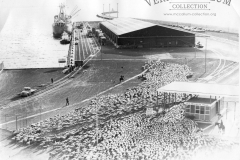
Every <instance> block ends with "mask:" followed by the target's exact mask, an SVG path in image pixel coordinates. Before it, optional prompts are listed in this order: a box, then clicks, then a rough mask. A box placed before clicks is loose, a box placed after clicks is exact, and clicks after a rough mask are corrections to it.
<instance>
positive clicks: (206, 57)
mask: <svg viewBox="0 0 240 160" xmlns="http://www.w3.org/2000/svg"><path fill="white" fill-rule="evenodd" d="M206 72H207V38H206V44H205V73H206Z"/></svg>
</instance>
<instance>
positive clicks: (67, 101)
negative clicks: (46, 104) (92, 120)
mask: <svg viewBox="0 0 240 160" xmlns="http://www.w3.org/2000/svg"><path fill="white" fill-rule="evenodd" d="M68 105H69V100H68V97H67V98H66V106H68Z"/></svg>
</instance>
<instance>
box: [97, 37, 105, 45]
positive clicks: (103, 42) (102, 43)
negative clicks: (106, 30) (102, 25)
mask: <svg viewBox="0 0 240 160" xmlns="http://www.w3.org/2000/svg"><path fill="white" fill-rule="evenodd" d="M98 42H99V43H100V44H101V45H103V46H104V45H105V44H106V37H104V36H101V37H99V38H98Z"/></svg>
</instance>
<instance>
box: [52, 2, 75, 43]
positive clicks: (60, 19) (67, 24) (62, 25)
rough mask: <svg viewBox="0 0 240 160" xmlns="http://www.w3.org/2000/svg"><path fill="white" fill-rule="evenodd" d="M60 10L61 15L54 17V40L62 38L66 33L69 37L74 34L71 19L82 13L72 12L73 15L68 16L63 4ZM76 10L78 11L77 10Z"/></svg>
mask: <svg viewBox="0 0 240 160" xmlns="http://www.w3.org/2000/svg"><path fill="white" fill-rule="evenodd" d="M59 8H60V11H59V14H58V15H55V16H54V23H53V24H52V28H53V37H54V38H62V35H63V33H64V32H66V33H67V34H69V35H70V34H71V33H72V21H71V19H72V17H73V16H75V15H76V13H77V12H78V11H80V10H78V11H76V12H75V11H74V12H75V13H74V12H72V13H73V14H70V15H67V14H66V11H65V5H63V4H61V5H60V6H59ZM74 10H76V8H75V9H74Z"/></svg>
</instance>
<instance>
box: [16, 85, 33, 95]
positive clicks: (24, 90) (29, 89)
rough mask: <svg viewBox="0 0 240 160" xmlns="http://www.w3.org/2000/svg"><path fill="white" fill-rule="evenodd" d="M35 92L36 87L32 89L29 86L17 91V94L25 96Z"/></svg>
mask: <svg viewBox="0 0 240 160" xmlns="http://www.w3.org/2000/svg"><path fill="white" fill-rule="evenodd" d="M35 92H36V89H32V88H31V87H24V88H23V91H22V92H20V93H18V95H19V96H21V97H27V96H30V95H32V94H34V93H35Z"/></svg>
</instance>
